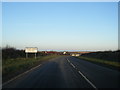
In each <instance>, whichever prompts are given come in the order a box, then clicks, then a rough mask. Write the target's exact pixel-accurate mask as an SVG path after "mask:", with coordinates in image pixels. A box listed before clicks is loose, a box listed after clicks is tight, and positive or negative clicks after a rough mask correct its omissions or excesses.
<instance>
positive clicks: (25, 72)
mask: <svg viewBox="0 0 120 90" xmlns="http://www.w3.org/2000/svg"><path fill="white" fill-rule="evenodd" d="M39 66H41V64H40V65H38V66H36V67H33V68H31V69H30V70H28V71H26V72H24V73H22V74H19V75H18V76H16V77H14V78H12V79H10V80H9V81H7V82H5V83H3V84H2V86H4V85H6V84H8V83H10V82H12V81H13V80H15V79H17V78H19V77H21V76H22V75H24V74H26V73H28V72H30V71H32V70H34V69H36V68H38V67H39Z"/></svg>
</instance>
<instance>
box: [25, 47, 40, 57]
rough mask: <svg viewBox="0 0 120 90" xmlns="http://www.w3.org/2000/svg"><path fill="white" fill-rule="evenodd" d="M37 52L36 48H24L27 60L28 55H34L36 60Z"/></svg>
mask: <svg viewBox="0 0 120 90" xmlns="http://www.w3.org/2000/svg"><path fill="white" fill-rule="evenodd" d="M37 51H38V48H37V47H26V48H25V53H26V58H28V53H35V59H36V53H37Z"/></svg>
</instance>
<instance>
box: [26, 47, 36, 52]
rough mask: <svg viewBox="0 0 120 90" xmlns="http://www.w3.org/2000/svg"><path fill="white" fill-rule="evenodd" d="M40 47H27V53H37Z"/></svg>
mask: <svg viewBox="0 0 120 90" xmlns="http://www.w3.org/2000/svg"><path fill="white" fill-rule="evenodd" d="M37 51H38V49H37V48H36V47H26V48H25V52H26V53H37Z"/></svg>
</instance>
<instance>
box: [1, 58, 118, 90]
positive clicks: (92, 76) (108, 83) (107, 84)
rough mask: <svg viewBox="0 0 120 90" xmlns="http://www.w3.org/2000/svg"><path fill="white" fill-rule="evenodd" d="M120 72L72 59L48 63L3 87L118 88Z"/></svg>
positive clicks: (59, 59) (54, 60)
mask: <svg viewBox="0 0 120 90" xmlns="http://www.w3.org/2000/svg"><path fill="white" fill-rule="evenodd" d="M119 76H120V72H118V71H116V70H112V69H108V68H105V67H102V66H99V65H96V64H93V63H90V62H87V61H84V60H80V59H78V58H75V57H71V56H62V57H58V58H54V59H51V60H49V61H48V62H46V63H44V64H42V65H40V66H39V67H37V68H36V69H34V70H31V71H30V72H28V73H25V74H23V75H21V76H20V77H18V78H16V79H14V80H12V81H10V82H9V83H6V84H3V89H4V88H95V89H97V88H119Z"/></svg>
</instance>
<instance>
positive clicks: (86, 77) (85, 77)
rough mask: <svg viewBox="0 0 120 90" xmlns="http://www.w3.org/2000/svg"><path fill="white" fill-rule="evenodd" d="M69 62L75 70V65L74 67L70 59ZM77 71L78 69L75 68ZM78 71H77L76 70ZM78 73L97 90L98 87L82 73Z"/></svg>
mask: <svg viewBox="0 0 120 90" xmlns="http://www.w3.org/2000/svg"><path fill="white" fill-rule="evenodd" d="M67 61H68V62H69V63H70V64H71V65H72V66H73V67H74V68H75V65H73V64H72V63H71V62H70V60H69V59H67ZM75 69H76V68H75ZM76 70H77V69H76ZM78 73H79V74H80V75H81V76H82V77H83V78H84V79H85V80H86V81H87V82H88V83H89V84H90V85H91V86H92V87H93V88H95V89H96V90H97V87H96V86H95V85H94V84H93V83H92V82H91V81H90V80H89V79H88V78H87V77H86V76H85V75H84V74H82V72H80V71H78Z"/></svg>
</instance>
